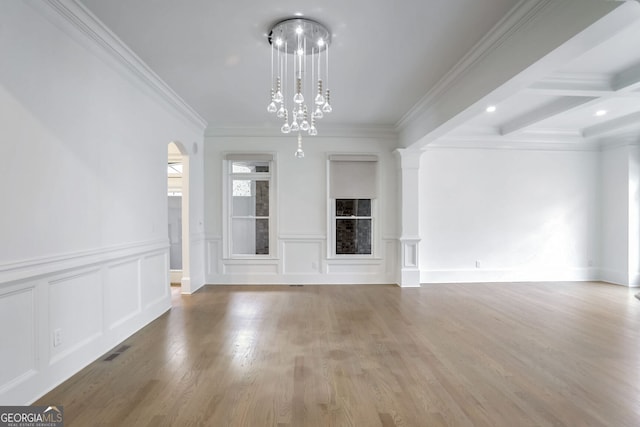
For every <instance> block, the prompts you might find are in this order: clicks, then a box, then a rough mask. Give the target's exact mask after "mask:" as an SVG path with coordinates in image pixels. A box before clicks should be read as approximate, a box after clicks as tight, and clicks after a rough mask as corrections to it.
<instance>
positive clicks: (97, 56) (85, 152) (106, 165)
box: [0, 1, 204, 405]
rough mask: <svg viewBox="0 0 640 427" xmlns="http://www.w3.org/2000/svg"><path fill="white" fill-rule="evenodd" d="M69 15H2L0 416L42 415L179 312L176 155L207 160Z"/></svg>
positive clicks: (9, 10)
mask: <svg viewBox="0 0 640 427" xmlns="http://www.w3.org/2000/svg"><path fill="white" fill-rule="evenodd" d="M62 3H64V2H56V1H47V2H45V1H42V2H26V1H24V2H23V1H6V2H1V3H0V51H1V52H2V53H3V60H2V65H0V128H1V129H2V131H3V141H2V143H0V158H2V159H3V170H4V171H5V174H6V176H5V182H6V183H7V185H4V186H3V187H2V189H0V192H1V193H0V196H1V198H2V200H3V202H4V203H3V208H2V209H0V236H1V241H2V245H0V339H1V340H2V345H1V346H0V366H1V369H0V404H2V405H14V404H16V405H21V404H28V403H30V402H33V401H34V400H35V399H37V398H38V397H39V396H41V395H42V394H43V393H45V392H46V391H48V390H49V389H51V388H53V387H54V386H56V385H57V384H59V383H60V382H62V381H63V380H65V379H67V378H68V377H69V376H70V375H72V374H73V373H75V372H77V371H78V370H79V369H81V368H82V367H84V366H85V365H86V364H88V363H90V362H92V361H93V360H94V359H96V358H97V357H99V356H100V355H101V354H103V353H105V352H106V351H107V350H109V349H110V348H112V347H113V346H115V345H116V344H117V343H119V342H120V341H122V340H123V339H124V338H126V337H128V336H129V335H131V334H132V333H133V332H135V331H136V330H138V329H139V328H141V327H142V326H144V325H145V324H147V323H148V322H150V321H151V320H153V319H154V318H156V317H157V316H159V315H161V314H162V313H163V312H165V311H166V310H168V309H169V308H170V296H169V284H168V240H167V208H166V206H167V195H166V185H167V184H166V182H167V181H166V159H167V144H168V142H169V141H171V140H177V141H182V142H185V143H186V145H187V146H191V144H192V143H194V142H199V144H200V146H202V128H199V126H198V125H197V124H194V123H193V122H192V121H190V120H188V119H185V116H184V115H182V114H181V113H180V112H179V111H178V109H176V108H174V107H173V106H172V105H171V104H170V103H169V102H167V98H166V97H164V98H163V97H162V96H160V95H158V94H157V92H156V91H154V90H153V89H152V88H151V87H150V86H149V85H148V84H147V83H144V82H143V78H141V77H140V74H139V73H133V72H132V71H131V69H130V68H128V67H127V66H126V65H123V64H122V63H119V62H118V61H116V60H115V59H114V56H111V54H109V53H107V52H108V50H107V49H103V48H101V47H100V46H99V45H98V44H97V43H96V42H94V41H93V39H91V38H90V37H88V36H87V34H86V33H84V32H81V31H79V30H78V27H76V26H74V25H71V24H70V23H69V21H68V20H67V18H65V17H63V14H61V13H58V12H56V11H55V10H54V9H55V8H54V6H52V5H56V7H57V6H59V5H61V4H62ZM83 31H86V28H84V27H83ZM104 40H105V39H102V41H104ZM194 159H195V160H194V161H193V162H192V165H193V164H195V165H196V166H195V168H196V172H195V173H196V180H200V182H202V165H203V163H202V155H201V154H200V155H199V156H198V155H195V156H194ZM196 182H197V181H196ZM195 194H196V195H197V196H196V199H197V198H198V197H200V198H199V199H198V200H196V201H195V202H194V203H195V206H196V209H194V212H195V213H194V214H193V215H194V216H193V219H192V221H194V224H198V223H199V224H200V227H202V224H203V217H202V212H203V210H202V197H201V196H202V194H203V193H202V185H201V184H200V186H199V187H198V188H196V189H195ZM198 204H199V207H200V212H199V213H198V212H197V207H198ZM203 240H204V239H201V241H203ZM200 264H201V262H200ZM200 276H201V279H200V280H202V281H203V280H204V274H203V273H200ZM55 335H58V337H59V340H57V342H56V340H54V336H55Z"/></svg>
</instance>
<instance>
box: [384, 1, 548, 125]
mask: <svg viewBox="0 0 640 427" xmlns="http://www.w3.org/2000/svg"><path fill="white" fill-rule="evenodd" d="M554 3H555V2H554V1H553V0H522V1H520V3H518V4H517V5H516V6H515V7H514V8H513V9H511V10H510V11H509V13H508V14H507V15H505V16H504V17H503V18H502V19H501V20H500V21H499V22H498V23H497V24H496V25H495V26H494V27H493V28H492V29H491V30H490V31H489V32H488V33H487V34H485V36H484V37H483V38H482V39H480V41H479V42H478V43H476V44H475V45H474V46H473V47H472V48H471V49H470V50H469V51H468V52H467V53H466V55H465V56H463V57H462V59H461V60H460V61H458V62H457V63H456V65H454V66H453V68H451V70H449V72H447V73H446V74H445V75H444V76H443V77H442V78H441V79H440V80H439V81H438V82H437V83H436V84H435V85H434V86H433V87H432V88H431V89H430V90H429V91H428V92H427V93H426V94H425V95H424V96H423V97H422V98H421V99H420V100H419V101H418V102H417V103H416V104H415V105H414V106H413V107H411V109H409V111H407V112H406V113H405V114H404V115H403V116H402V117H401V118H400V120H398V122H397V123H396V129H397V130H398V131H402V130H404V129H405V128H406V127H407V126H408V125H409V124H410V123H411V122H412V121H413V120H414V119H415V118H417V117H419V116H420V115H421V114H423V113H425V112H426V111H427V110H429V108H431V106H433V105H434V104H436V103H437V101H438V100H439V99H440V98H441V97H442V96H443V95H444V94H445V93H446V92H447V91H448V90H449V89H450V88H451V87H452V86H453V85H455V83H456V82H457V81H458V80H459V79H460V78H461V77H462V76H464V75H465V74H466V73H468V72H469V71H470V70H471V69H472V68H473V67H474V66H475V65H476V64H477V63H479V62H480V61H482V60H483V59H484V58H485V57H486V56H488V55H489V54H490V53H491V52H493V51H495V50H496V49H498V48H499V47H500V46H502V44H503V43H504V42H505V41H506V40H508V39H509V38H510V37H511V36H512V35H513V34H514V33H516V32H517V31H518V30H520V28H522V27H523V26H524V25H526V24H527V23H528V22H530V21H531V20H533V19H534V18H535V17H536V16H538V15H540V14H541V13H542V12H543V11H544V10H545V9H546V8H547V7H549V6H550V5H553V4H554Z"/></svg>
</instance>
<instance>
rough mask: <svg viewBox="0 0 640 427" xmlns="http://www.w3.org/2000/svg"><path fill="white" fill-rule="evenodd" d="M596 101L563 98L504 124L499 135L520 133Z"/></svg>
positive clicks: (575, 97)
mask: <svg viewBox="0 0 640 427" xmlns="http://www.w3.org/2000/svg"><path fill="white" fill-rule="evenodd" d="M596 99H598V98H597V97H591V96H565V97H562V98H559V99H556V100H554V101H552V102H550V103H549V104H547V105H544V106H542V107H540V108H537V109H535V110H533V111H530V112H528V113H526V114H523V115H521V116H519V117H516V118H515V119H513V120H511V121H509V122H507V123H505V124H504V125H502V126H501V127H500V134H501V135H503V136H504V135H509V134H512V133H514V132H518V131H522V130H524V129H526V128H528V127H530V126H533V125H535V124H536V123H540V122H541V121H543V120H546V119H549V118H551V117H554V116H557V115H559V114H564V113H566V112H569V111H571V110H574V109H576V108H578V107H583V106H584V105H586V104H588V103H589V102H592V101H594V100H596Z"/></svg>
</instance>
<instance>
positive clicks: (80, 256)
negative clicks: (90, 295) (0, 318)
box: [0, 239, 169, 286]
mask: <svg viewBox="0 0 640 427" xmlns="http://www.w3.org/2000/svg"><path fill="white" fill-rule="evenodd" d="M168 248H169V240H168V239H156V240H149V241H143V242H134V243H126V244H122V245H113V246H107V247H104V248H99V249H90V250H83V251H75V252H66V253H62V254H57V255H50V256H43V257H37V258H31V259H26V260H22V261H17V262H11V263H6V264H2V265H0V286H2V284H3V283H6V282H13V281H16V280H21V279H26V278H34V277H38V276H42V275H46V274H52V273H55V272H60V271H62V270H69V269H75V268H80V267H85V266H89V265H93V264H99V263H104V262H108V261H114V260H117V259H120V258H126V257H129V256H133V255H139V254H143V253H152V252H159V251H164V250H168Z"/></svg>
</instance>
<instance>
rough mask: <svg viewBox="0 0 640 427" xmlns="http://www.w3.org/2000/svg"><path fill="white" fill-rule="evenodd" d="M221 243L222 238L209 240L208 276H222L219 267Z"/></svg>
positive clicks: (207, 255)
mask: <svg viewBox="0 0 640 427" xmlns="http://www.w3.org/2000/svg"><path fill="white" fill-rule="evenodd" d="M220 243H221V241H220V238H207V242H206V248H207V252H206V257H207V259H206V265H207V276H212V275H217V274H220V269H219V267H218V260H219V259H220V255H221V254H222V252H221V251H220Z"/></svg>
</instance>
